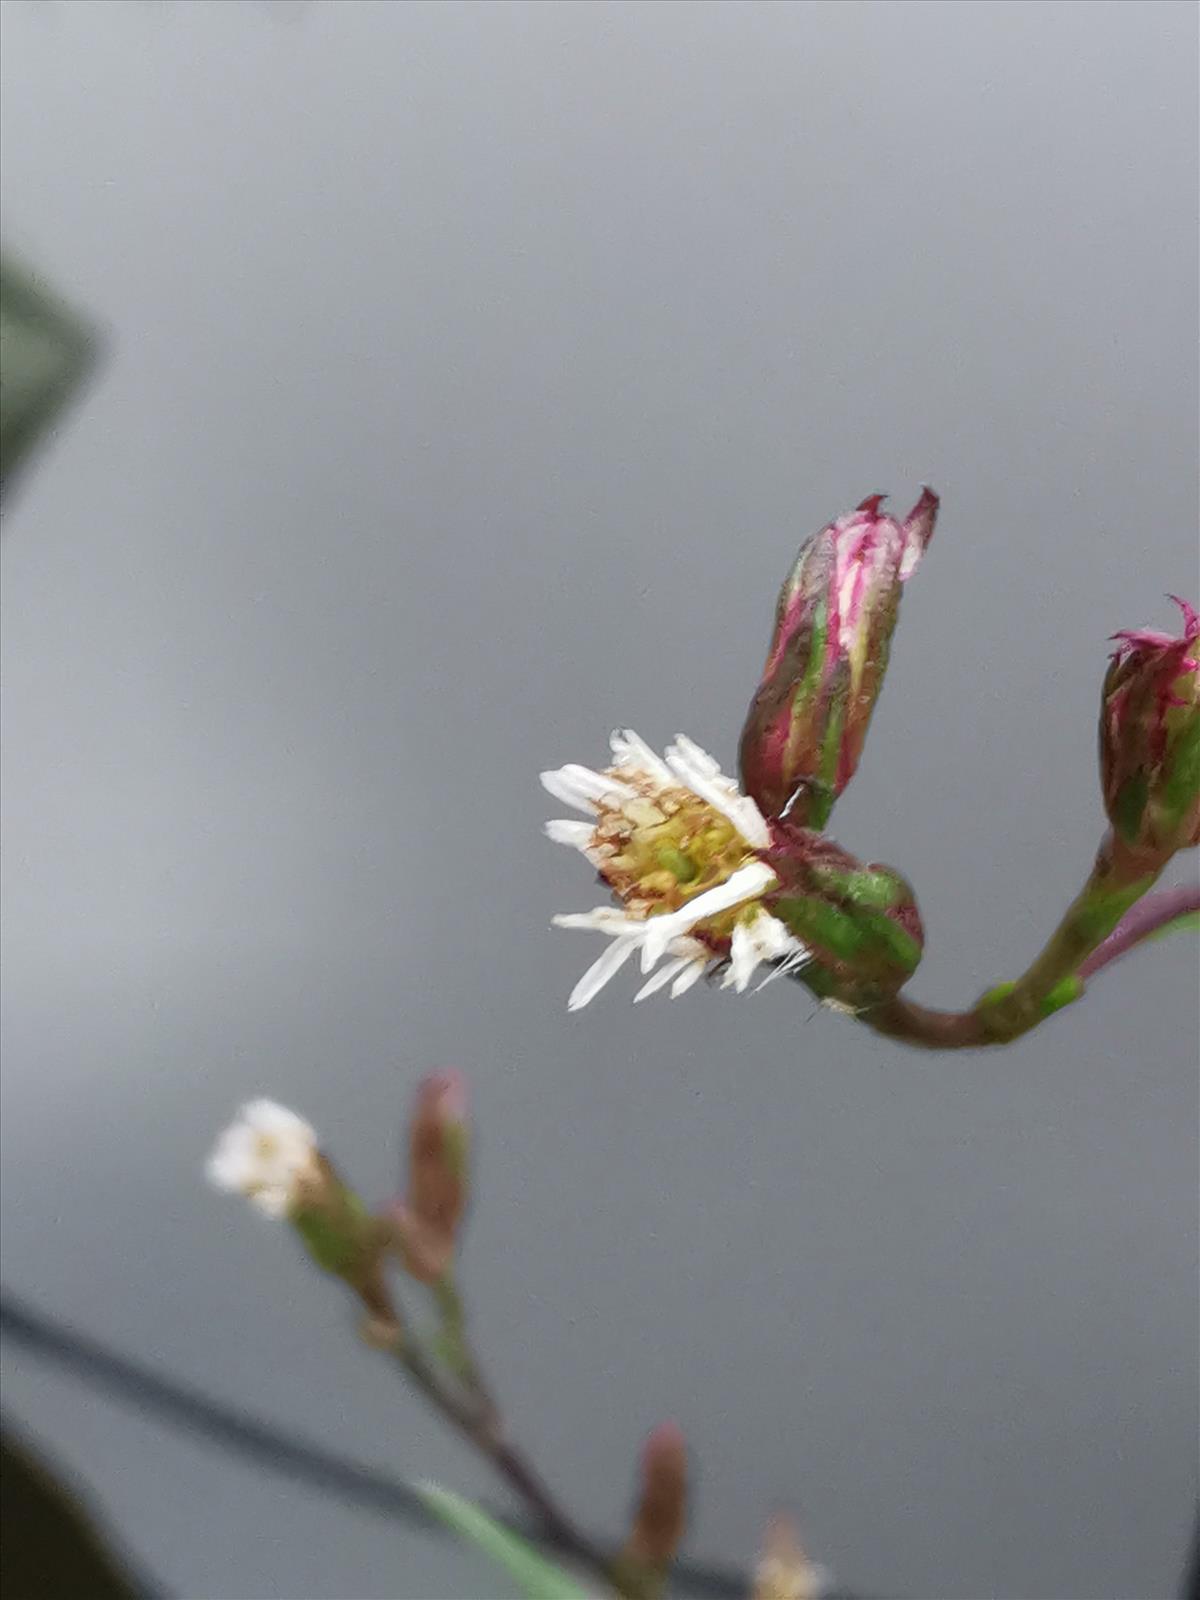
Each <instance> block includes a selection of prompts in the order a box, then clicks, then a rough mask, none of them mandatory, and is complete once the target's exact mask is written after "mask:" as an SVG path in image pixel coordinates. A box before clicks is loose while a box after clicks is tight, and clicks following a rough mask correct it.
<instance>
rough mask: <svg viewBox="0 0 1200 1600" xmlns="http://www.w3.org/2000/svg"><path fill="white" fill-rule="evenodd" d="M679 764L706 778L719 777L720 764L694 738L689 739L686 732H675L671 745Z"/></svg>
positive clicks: (720, 773)
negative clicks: (673, 741)
mask: <svg viewBox="0 0 1200 1600" xmlns="http://www.w3.org/2000/svg"><path fill="white" fill-rule="evenodd" d="M671 748H672V750H673V751H674V752H675V754H676V757H677V759H678V760H679V762H680V764H681V765H683V766H687V767H689V768H691V769H692V770H693V771H695V772H698V773H700V774H701V775H702V776H703V777H707V778H720V777H722V776H723V774H722V772H721V764H720V762H719V761H717V759H716V758H715V757H714V756H710V755H709V753H708V751H707V750H703V749H701V747H700V746H699V745H698V744H697V743H696V741H695V740H694V739H689V738H688V736H687V734H686V733H677V734H676V735H675V743H674V744H673V745H672V746H671Z"/></svg>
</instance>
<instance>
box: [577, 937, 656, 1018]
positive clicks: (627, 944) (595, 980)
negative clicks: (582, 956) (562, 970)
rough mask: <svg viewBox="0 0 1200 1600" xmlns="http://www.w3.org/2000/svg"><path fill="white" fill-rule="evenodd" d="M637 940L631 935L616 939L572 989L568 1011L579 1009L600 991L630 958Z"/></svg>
mask: <svg viewBox="0 0 1200 1600" xmlns="http://www.w3.org/2000/svg"><path fill="white" fill-rule="evenodd" d="M637 942H638V941H637V940H636V939H633V938H629V937H622V938H619V939H614V940H613V942H612V943H611V944H610V945H609V947H608V949H607V950H606V951H605V952H604V954H603V955H602V956H601V957H600V959H599V960H598V961H593V962H592V964H591V966H590V967H589V968H588V969H587V971H586V972H585V973H584V975H583V977H582V978H580V980H579V982H578V983H577V984H576V985H575V987H574V988H573V989H572V990H571V993H570V997H569V998H568V1000H567V1010H568V1011H579V1010H580V1009H581V1008H582V1007H583V1006H585V1005H587V1003H588V1001H589V1000H591V999H594V998H595V996H596V995H598V994H599V993H600V990H601V989H603V987H604V985H605V984H606V983H607V982H608V980H609V979H610V978H611V977H612V976H613V975H614V973H617V972H620V970H621V968H622V967H623V966H624V965H625V963H626V962H627V961H628V960H629V958H630V956H631V955H632V954H633V952H634V950H635V949H636V947H637Z"/></svg>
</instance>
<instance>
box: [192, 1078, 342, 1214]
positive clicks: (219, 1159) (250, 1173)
mask: <svg viewBox="0 0 1200 1600" xmlns="http://www.w3.org/2000/svg"><path fill="white" fill-rule="evenodd" d="M317 1155H318V1152H317V1136H316V1133H315V1132H314V1130H313V1128H312V1127H311V1125H310V1124H309V1123H307V1122H305V1120H304V1118H303V1117H298V1116H297V1115H296V1113H295V1112H294V1111H289V1110H288V1109H287V1107H286V1106H281V1105H278V1104H276V1102H275V1101H274V1100H251V1101H249V1102H248V1103H247V1104H246V1105H244V1106H242V1108H241V1110H240V1111H239V1112H238V1116H237V1120H236V1121H235V1122H233V1123H231V1124H230V1126H229V1127H228V1128H226V1129H225V1131H224V1133H222V1134H221V1136H220V1138H219V1139H218V1140H217V1143H216V1145H215V1146H214V1148H213V1152H212V1154H211V1155H210V1156H209V1158H208V1163H207V1166H206V1168H205V1171H206V1173H207V1176H208V1181H209V1182H210V1183H211V1184H213V1185H214V1186H215V1187H216V1188H218V1189H225V1190H228V1191H230V1192H231V1193H234V1194H244V1195H245V1196H246V1198H247V1199H248V1200H250V1201H251V1202H252V1203H253V1204H254V1205H256V1206H257V1207H258V1209H259V1210H260V1211H262V1212H264V1213H265V1215H267V1216H268V1217H275V1218H279V1217H285V1216H286V1215H287V1214H288V1212H289V1211H290V1210H291V1208H292V1206H293V1205H294V1204H295V1203H296V1201H297V1200H298V1199H299V1197H300V1195H301V1193H302V1191H303V1189H304V1187H305V1185H306V1184H308V1183H311V1182H313V1181H319V1179H320V1167H319V1163H318V1159H317Z"/></svg>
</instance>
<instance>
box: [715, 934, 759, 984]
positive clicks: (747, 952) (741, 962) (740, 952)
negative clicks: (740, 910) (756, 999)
mask: <svg viewBox="0 0 1200 1600" xmlns="http://www.w3.org/2000/svg"><path fill="white" fill-rule="evenodd" d="M759 959H760V958H759V949H758V943H757V941H756V940H755V938H754V935H753V933H752V932H751V931H750V928H749V927H748V926H747V925H746V924H745V923H744V922H739V923H738V925H737V927H736V928H734V930H733V939H732V940H731V942H730V949H729V970H728V972H726V974H725V982H724V984H723V987H724V988H728V987H729V985H730V984H732V985H733V987H734V988H735V989H736V990H737V992H738V993H739V994H745V992H746V989H747V986H748V985H749V982H750V979H751V978H752V977H753V976H754V969H755V968H756V967H757V966H758V963H759Z"/></svg>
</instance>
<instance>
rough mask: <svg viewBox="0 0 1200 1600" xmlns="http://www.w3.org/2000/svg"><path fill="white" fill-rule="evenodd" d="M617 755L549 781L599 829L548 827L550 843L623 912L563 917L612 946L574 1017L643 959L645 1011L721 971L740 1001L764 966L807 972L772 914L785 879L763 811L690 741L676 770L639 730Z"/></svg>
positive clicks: (679, 748) (582, 983)
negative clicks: (659, 995)
mask: <svg viewBox="0 0 1200 1600" xmlns="http://www.w3.org/2000/svg"><path fill="white" fill-rule="evenodd" d="M611 745H612V754H613V764H612V765H611V766H610V767H607V768H605V769H604V770H603V771H600V772H597V771H593V770H592V769H591V768H589V767H582V766H566V767H560V768H559V769H558V770H557V771H554V772H543V773H542V783H543V785H544V786H545V788H546V789H548V790H549V792H550V793H551V794H552V795H554V797H555V798H556V799H558V800H561V801H563V802H564V804H566V805H570V806H574V807H575V808H576V809H577V810H580V811H583V812H585V813H587V814H588V816H589V819H590V820H589V821H587V822H577V821H574V820H572V821H563V820H555V821H552V822H548V823H547V824H546V833H547V834H548V836H549V837H550V838H551V839H553V840H554V841H555V842H556V843H558V844H567V845H571V846H572V847H573V848H575V849H577V850H579V851H581V852H582V853H583V855H584V856H586V858H587V859H588V861H589V862H590V863H591V864H592V866H594V867H595V869H596V871H597V872H598V873H599V874H600V877H601V878H602V879H603V880H604V882H605V883H606V884H607V885H608V886H609V888H610V889H611V890H612V892H613V894H614V896H615V897H616V899H617V900H618V901H619V902H620V909H618V908H616V907H613V906H600V907H598V908H597V909H596V910H594V911H587V912H580V913H572V914H569V915H565V916H558V917H555V918H554V922H555V925H556V926H558V927H560V928H583V929H587V930H591V931H594V932H597V933H603V934H607V935H608V937H609V938H610V939H611V941H612V942H611V943H610V944H609V946H608V948H607V949H606V950H605V951H604V953H603V954H602V955H601V956H600V958H599V960H597V961H596V962H594V963H593V965H592V966H591V967H589V968H588V970H587V971H586V972H585V973H584V975H583V977H582V978H581V979H580V980H579V982H578V983H577V984H576V986H575V988H574V989H573V990H572V992H571V996H570V999H569V1001H568V1006H569V1007H570V1009H571V1010H572V1011H577V1010H579V1008H580V1007H581V1006H585V1005H587V1003H588V1001H589V1000H591V999H593V998H594V997H595V995H596V994H598V993H599V991H600V990H601V989H602V988H603V987H604V985H605V984H606V983H607V982H608V981H609V979H610V978H612V977H613V976H614V975H615V974H616V973H617V972H619V971H620V969H621V968H622V967H623V966H624V965H625V963H626V962H627V961H628V960H629V959H630V957H632V956H633V955H634V954H635V953H636V954H637V955H638V957H639V962H640V966H641V969H642V973H643V975H644V976H647V981H646V982H645V983H644V984H643V985H642V987H641V988H640V989H639V990H638V993H637V994H636V995H635V997H634V998H635V999H636V1000H643V999H645V998H646V997H647V996H648V995H651V994H654V993H656V992H657V991H658V990H660V989H663V988H666V987H667V986H668V985H669V986H670V992H671V995H672V996H673V997H674V996H677V995H680V994H683V993H684V992H685V991H686V990H687V989H690V988H691V987H692V985H693V984H695V983H696V982H698V980H699V979H700V978H702V977H704V976H705V974H706V973H709V974H715V973H716V972H718V971H719V972H721V973H722V974H723V985H724V986H725V987H732V988H734V989H736V990H737V992H738V993H739V994H740V993H743V992H744V991H745V990H746V988H747V987H748V986H749V984H750V980H751V978H752V977H753V976H754V974H755V972H756V970H757V969H758V967H759V966H760V965H762V964H763V963H770V964H772V965H773V967H774V968H775V970H779V966H780V965H786V966H790V967H793V968H794V967H797V966H799V965H801V964H802V963H803V962H804V961H805V960H806V959H807V950H806V947H805V946H804V945H803V944H802V943H801V941H800V940H799V939H797V938H795V937H794V936H793V935H792V934H791V933H789V931H788V929H787V928H786V927H785V926H784V924H783V923H782V922H780V921H779V919H778V918H777V917H775V916H773V915H772V914H771V912H770V911H768V910H767V908H766V906H765V905H764V904H763V897H764V895H766V894H767V893H768V892H769V891H770V890H771V889H773V888H775V887H776V885H777V883H778V879H777V877H776V874H775V872H774V870H773V868H772V867H771V866H770V865H768V863H767V862H766V861H765V860H764V859H763V852H765V851H767V850H768V849H769V847H770V844H771V830H770V828H769V827H768V825H767V822H766V820H765V819H764V817H763V815H762V813H761V812H760V811H759V809H758V807H757V805H756V804H755V803H754V801H753V800H751V799H750V798H749V796H747V795H744V794H742V793H741V792H740V791H739V789H738V787H737V785H736V784H735V783H734V782H733V781H732V780H731V779H729V778H727V777H726V776H725V774H724V773H723V772H722V771H721V769H720V767H719V766H718V765H717V763H716V762H715V761H714V760H713V758H712V757H711V756H710V755H708V754H707V753H706V752H705V751H704V750H702V749H701V748H700V747H699V745H697V744H694V743H693V742H692V741H691V740H690V739H687V738H684V737H683V736H682V735H680V736H679V737H678V738H677V739H676V740H675V743H674V744H672V745H670V746H669V747H668V748H667V751H666V755H665V759H664V758H662V757H660V756H658V755H656V754H655V752H654V751H653V750H651V749H650V747H649V745H647V744H646V743H645V742H644V740H642V739H640V738H639V737H638V735H637V734H636V733H634V732H632V731H631V730H630V729H624V730H622V731H620V732H617V733H614V734H613V736H612V740H611ZM664 958H666V959H665V961H664ZM660 962H663V965H661V966H660V965H659V963H660ZM655 969H657V970H655Z"/></svg>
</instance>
